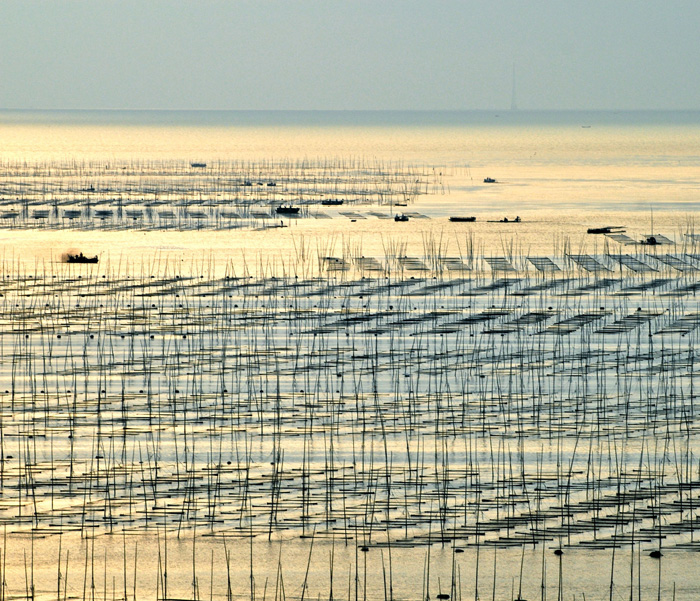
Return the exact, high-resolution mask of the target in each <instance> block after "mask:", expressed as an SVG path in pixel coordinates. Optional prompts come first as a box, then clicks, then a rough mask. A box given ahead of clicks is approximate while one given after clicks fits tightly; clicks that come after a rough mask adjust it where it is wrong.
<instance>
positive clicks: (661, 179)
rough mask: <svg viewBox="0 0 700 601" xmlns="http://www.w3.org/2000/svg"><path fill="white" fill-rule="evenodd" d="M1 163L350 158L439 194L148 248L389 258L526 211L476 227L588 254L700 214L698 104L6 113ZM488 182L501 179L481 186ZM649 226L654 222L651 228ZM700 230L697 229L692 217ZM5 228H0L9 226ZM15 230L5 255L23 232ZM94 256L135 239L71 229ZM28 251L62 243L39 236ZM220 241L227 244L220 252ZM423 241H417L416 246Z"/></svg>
mask: <svg viewBox="0 0 700 601" xmlns="http://www.w3.org/2000/svg"><path fill="white" fill-rule="evenodd" d="M0 127H1V128H2V147H1V148H0V161H6V162H10V163H15V162H27V163H47V162H49V163H50V162H54V161H60V162H63V161H70V160H74V161H76V162H78V163H80V162H84V161H87V162H89V161H93V162H101V163H109V162H110V161H182V162H184V163H185V164H187V163H189V162H190V161H202V162H212V161H217V160H221V161H250V162H251V163H252V164H255V162H259V161H262V160H286V159H292V160H296V159H304V158H306V159H309V160H319V159H329V158H331V159H332V158H343V159H348V158H354V159H357V160H364V161H373V160H376V161H380V162H382V163H383V164H386V165H387V166H389V165H392V164H398V165H418V166H420V167H425V168H426V169H427V170H428V173H430V174H431V175H432V176H433V181H434V182H435V183H436V186H435V187H433V188H432V189H431V192H433V193H431V194H429V195H426V196H420V197H418V198H416V199H414V203H413V204H411V206H410V209H411V210H415V211H418V212H419V213H421V214H424V215H426V216H428V217H430V218H431V219H429V220H422V221H420V222H419V221H418V220H415V221H414V222H413V223H412V224H411V226H410V232H408V227H406V226H405V225H404V224H396V225H394V224H393V223H391V224H388V223H387V222H385V221H378V220H376V219H367V220H363V221H362V222H356V223H349V220H348V219H340V220H339V219H333V220H324V221H319V220H300V221H297V222H295V224H294V227H293V228H290V229H289V230H288V231H287V232H285V233H282V234H280V233H279V232H274V233H273V234H272V236H273V238H272V241H271V239H270V234H269V233H268V234H265V233H261V232H256V233H255V234H254V235H253V236H251V235H250V234H249V233H245V232H240V233H237V234H236V236H230V235H226V236H225V239H224V240H222V239H221V238H222V237H221V235H220V234H217V233H211V232H209V233H206V232H205V233H203V234H202V235H201V236H198V237H197V238H196V239H193V237H188V236H175V238H176V239H177V240H176V241H175V240H170V236H166V239H161V238H159V237H157V236H155V235H153V234H150V235H149V236H146V238H147V240H145V241H144V240H143V238H144V236H143V235H139V237H138V238H139V240H138V244H139V246H143V247H144V248H142V249H141V252H143V253H146V252H151V251H155V249H156V248H161V249H162V248H163V247H170V246H181V245H182V244H183V243H185V244H186V243H192V244H194V245H195V248H199V249H201V250H202V252H206V251H207V249H209V250H211V251H214V252H216V253H221V252H227V251H225V249H229V250H231V251H235V250H236V249H237V248H245V249H248V250H256V251H257V250H261V251H262V250H266V251H269V250H270V249H271V248H275V247H277V248H284V247H285V246H287V247H289V246H292V242H291V237H292V236H295V237H296V238H297V239H298V238H299V237H305V238H306V239H309V240H312V241H314V244H317V242H316V241H318V240H328V239H331V238H333V239H335V238H338V237H351V238H354V239H358V240H359V239H361V240H362V241H363V244H364V245H365V247H366V251H367V252H368V253H372V254H374V253H378V252H381V247H379V246H376V244H377V241H378V240H379V238H380V237H382V236H383V237H385V238H387V237H388V238H396V239H399V240H407V241H408V243H409V245H410V244H411V242H412V241H415V240H417V239H418V238H420V237H421V236H424V235H429V236H431V237H440V238H442V239H443V240H447V241H448V243H449V244H450V245H451V246H454V245H455V243H456V241H457V240H459V239H461V238H462V236H463V234H464V232H465V231H467V229H466V227H465V226H464V225H462V226H459V227H455V226H454V224H449V223H448V222H447V217H448V216H450V215H455V214H456V215H463V214H468V215H474V216H477V217H478V221H479V222H482V221H487V220H498V219H501V218H503V217H509V218H510V219H512V218H513V217H515V216H516V214H517V215H519V216H520V217H521V218H522V219H523V222H524V223H523V224H522V225H521V226H520V227H518V228H515V229H514V228H512V227H509V228H506V227H502V228H500V229H497V230H495V229H494V228H493V227H490V228H489V227H486V226H485V225H483V224H482V223H478V224H476V225H474V226H470V229H469V230H468V231H470V232H472V233H473V235H474V236H475V239H476V240H477V242H478V244H480V245H482V246H483V247H485V248H487V249H490V248H492V247H493V246H494V245H496V246H497V247H498V246H500V245H501V244H502V240H503V239H504V237H505V238H507V239H509V240H515V242H516V245H518V246H519V247H521V248H523V249H529V251H531V252H535V251H537V252H543V253H547V252H550V253H551V252H552V251H553V250H555V249H554V246H553V245H554V244H555V243H554V242H553V238H554V237H555V236H556V237H557V239H561V238H562V237H565V238H568V239H570V241H571V243H572V245H573V246H575V247H576V248H590V249H591V250H593V246H594V245H596V244H599V240H598V239H594V240H592V239H591V238H590V237H589V238H586V236H585V235H584V234H583V233H584V232H585V230H586V228H587V227H590V226H597V225H609V224H615V225H625V226H627V228H629V230H630V231H631V232H632V234H631V235H632V237H633V238H634V237H637V236H642V235H645V234H648V233H649V232H650V231H651V228H652V227H653V228H654V231H655V232H661V233H664V234H665V235H667V236H672V237H676V238H677V237H678V236H681V237H682V234H683V231H682V230H686V231H687V230H688V228H689V227H690V228H692V227H693V225H692V222H693V220H694V214H695V212H696V211H697V210H698V209H699V208H700V195H699V194H698V192H699V191H700V169H699V166H700V113H698V112H525V111H502V112H488V111H486V112H438V113H431V112H264V111H263V112H254V111H252V112H235V111H234V112H216V111H211V112H178V111H165V112H163V111H129V112H122V111H95V112H90V111H64V112H56V111H52V112H37V111H28V112H24V111H9V112H8V111H3V112H0ZM485 177H492V178H495V179H496V180H497V182H498V183H497V184H495V185H485V184H484V183H483V179H484V178H485ZM652 220H653V223H652ZM689 224H690V225H689ZM0 236H2V234H0ZM17 236H18V235H15V234H11V233H10V234H6V235H5V236H2V237H3V239H4V240H6V241H7V244H6V245H5V248H6V253H7V252H9V253H12V247H13V245H15V244H24V245H25V246H26V245H27V240H28V239H27V236H26V235H25V234H22V235H19V237H17ZM73 239H75V240H77V241H78V242H82V241H83V240H84V241H85V244H88V245H89V246H90V249H91V250H94V251H95V252H100V253H108V254H109V255H110V256H111V257H112V258H113V259H115V258H116V257H117V256H121V254H122V253H123V251H124V250H126V248H125V247H122V243H123V241H124V240H128V242H129V244H128V248H133V246H134V244H135V243H136V240H134V237H133V236H130V235H129V234H128V233H124V232H122V233H120V234H119V235H107V236H102V237H100V238H99V239H94V238H92V237H91V236H90V234H88V233H82V232H78V233H77V234H76V235H74V236H73ZM39 242H40V247H41V249H42V250H39V249H37V250H36V251H35V252H32V253H31V259H32V260H36V259H37V258H40V259H42V260H43V259H46V256H45V253H46V252H47V249H52V250H55V252H59V251H60V250H61V249H62V248H64V247H65V244H63V242H61V238H60V236H59V237H58V239H57V238H55V237H54V236H53V234H51V233H46V232H45V233H43V234H42V235H41V239H40V241H39ZM222 247H223V248H222ZM418 250H420V249H416V251H418Z"/></svg>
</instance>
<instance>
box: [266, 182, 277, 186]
mask: <svg viewBox="0 0 700 601" xmlns="http://www.w3.org/2000/svg"><path fill="white" fill-rule="evenodd" d="M267 185H268V186H270V187H274V186H276V185H277V184H276V183H275V182H267Z"/></svg>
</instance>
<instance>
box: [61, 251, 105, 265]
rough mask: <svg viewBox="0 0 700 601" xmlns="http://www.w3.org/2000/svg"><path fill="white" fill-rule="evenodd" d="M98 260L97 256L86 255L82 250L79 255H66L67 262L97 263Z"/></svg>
mask: <svg viewBox="0 0 700 601" xmlns="http://www.w3.org/2000/svg"><path fill="white" fill-rule="evenodd" d="M98 260H99V259H98V258H97V256H94V257H86V256H85V255H84V254H83V253H82V252H81V253H78V254H77V255H68V256H67V257H66V263H97V261H98Z"/></svg>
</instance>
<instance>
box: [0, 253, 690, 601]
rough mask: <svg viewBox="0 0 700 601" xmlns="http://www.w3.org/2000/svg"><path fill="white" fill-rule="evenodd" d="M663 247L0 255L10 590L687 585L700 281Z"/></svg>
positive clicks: (462, 590) (3, 478)
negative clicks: (293, 264) (285, 268)
mask: <svg viewBox="0 0 700 601" xmlns="http://www.w3.org/2000/svg"><path fill="white" fill-rule="evenodd" d="M653 250H654V252H653V253H651V252H650V253H649V254H645V253H640V254H637V255H636V256H635V257H631V256H630V255H627V256H628V257H630V259H629V260H627V259H626V260H624V261H623V260H622V259H619V260H618V261H619V262H618V263H615V262H613V261H612V260H611V258H610V256H609V255H608V256H603V255H598V256H592V255H586V256H583V255H575V259H573V258H572V256H567V257H557V256H552V257H546V258H545V257H539V258H534V257H533V258H530V260H526V259H525V258H524V257H513V258H512V259H510V260H509V259H506V258H504V257H502V258H500V259H499V260H498V261H496V260H495V259H494V258H493V257H489V258H487V259H482V258H479V257H474V256H469V257H449V258H448V257H440V256H436V257H430V256H422V257H418V256H416V257H412V258H409V257H405V256H403V257H394V256H391V257H381V256H377V257H372V258H370V257H364V256H356V257H350V256H347V257H336V258H334V259H332V260H331V259H328V258H326V257H322V258H320V259H319V261H318V264H319V265H321V266H322V268H321V270H320V271H319V272H318V273H317V274H316V275H314V276H313V277H308V278H300V277H295V276H269V275H268V276H253V275H246V276H242V277H236V276H233V275H217V274H216V273H215V270H210V269H207V270H203V271H196V270H195V271H192V272H189V273H183V272H180V273H175V272H173V270H172V267H169V268H167V269H163V270H160V271H157V270H156V271H153V265H149V266H147V268H146V267H144V268H143V269H141V270H138V269H135V270H134V273H140V274H141V275H124V274H123V273H122V274H120V273H117V272H111V271H109V270H108V269H106V268H105V267H103V266H102V265H93V266H88V265H86V266H74V265H63V266H61V265H60V264H59V266H52V269H51V271H50V272H33V273H28V272H27V271H26V270H25V269H17V268H16V267H14V266H13V265H12V264H11V263H10V264H6V265H5V266H4V269H3V279H2V284H1V285H0V294H1V296H0V322H1V323H2V328H1V332H2V336H1V339H0V372H1V378H2V380H1V381H2V382H3V386H2V389H0V396H1V397H2V403H1V407H2V420H1V422H0V423H1V425H2V430H1V431H0V445H1V450H2V461H1V462H0V493H1V497H0V499H1V503H0V523H1V524H2V527H3V531H4V533H5V534H4V536H5V543H4V544H3V561H2V566H3V574H4V577H3V582H4V586H3V595H7V596H8V597H9V596H13V597H14V596H25V594H26V593H29V595H30V596H45V597H47V598H48V597H53V598H55V597H56V596H57V595H58V598H61V597H65V598H67V597H78V598H79V597H83V596H85V597H88V598H110V597H119V598H124V597H125V596H127V597H131V596H134V597H137V596H139V595H142V596H147V597H148V598H155V597H156V596H157V597H158V598H185V597H186V598H199V597H206V596H210V597H216V598H224V597H226V598H231V597H233V596H235V597H239V596H247V597H250V596H251V595H253V596H257V597H258V598H263V596H265V595H270V596H272V595H273V594H274V595H275V598H277V597H280V598H281V597H282V596H289V597H304V596H306V595H308V596H312V597H319V596H320V597H323V598H325V597H326V596H327V595H329V590H333V588H334V587H335V588H334V590H335V592H334V593H332V594H333V596H335V597H339V598H349V599H350V598H360V597H362V598H365V597H367V598H381V597H382V596H384V594H385V592H386V595H387V596H389V591H391V596H392V597H393V596H395V597H396V598H409V597H411V596H416V594H417V593H416V591H418V590H419V588H418V587H422V590H423V597H425V596H426V595H428V594H429V595H430V596H431V597H435V596H436V595H437V594H442V595H446V594H449V595H450V596H451V597H460V598H461V597H462V596H465V597H471V596H473V595H475V594H476V592H477V591H478V592H479V594H480V595H481V596H488V595H491V594H492V592H494V591H495V593H494V594H497V595H498V597H499V598H505V597H506V596H507V595H508V594H512V592H513V591H518V589H519V588H520V589H521V590H522V595H523V598H525V597H526V595H529V596H530V597H532V595H533V594H535V593H536V592H538V591H541V590H542V586H543V584H544V586H545V589H547V588H548V590H549V591H550V592H549V594H550V595H557V594H558V593H559V591H562V593H566V595H567V596H570V595H572V594H576V596H577V597H578V596H579V595H580V594H581V593H584V592H585V593H586V595H587V597H588V598H591V596H594V595H595V594H598V593H597V592H596V591H598V592H599V596H602V595H603V594H604V593H605V592H607V591H608V590H609V588H610V586H611V584H612V585H613V588H614V591H615V592H616V594H618V593H619V594H620V595H623V594H629V591H630V587H632V588H633V589H634V590H643V591H644V594H645V596H648V595H652V594H655V593H656V592H657V590H662V591H663V592H664V594H669V595H670V592H669V591H672V590H676V594H677V597H678V598H683V596H684V595H685V598H692V597H693V595H694V593H693V591H695V590H696V589H695V587H696V586H697V583H696V582H695V581H694V580H693V579H692V578H690V579H689V578H688V577H687V574H685V575H684V574H683V572H684V570H685V568H684V567H683V566H686V567H687V565H688V562H689V561H692V556H693V553H691V552H693V551H697V550H698V543H697V541H696V540H695V536H694V530H695V528H696V522H697V506H698V502H699V501H698V488H699V487H700V457H699V456H698V420H697V418H696V416H695V404H696V400H695V397H696V392H695V382H696V379H697V374H698V367H697V366H696V362H695V345H696V342H697V336H698V325H700V313H698V308H697V301H696V300H695V294H696V291H697V289H698V287H700V283H698V280H697V267H695V266H696V265H697V262H696V261H697V260H696V258H695V257H694V256H692V253H691V255H682V256H679V255H671V254H669V253H665V252H664V251H661V250H659V251H658V252H657V251H656V249H653ZM670 256H673V257H675V259H677V261H679V262H678V263H674V261H673V260H671V259H670V258H669V257H670ZM633 259H634V260H633ZM635 261H636V262H635ZM388 265H392V266H393V267H392V269H388V267H387V266H388ZM595 265H598V267H595ZM640 265H643V266H646V267H644V268H642V267H640ZM682 265H685V267H684V268H683V267H681V266H682ZM387 274H391V275H387ZM655 550H656V551H658V550H661V551H662V554H663V558H662V559H658V558H656V559H655V558H652V557H649V553H650V552H652V551H655ZM555 551H557V552H559V551H561V552H562V554H555V553H554V552H555ZM583 565H591V566H593V565H597V566H598V568H597V569H596V572H595V575H594V577H592V578H591V577H590V576H586V574H585V573H582V572H581V566H583ZM60 566H63V567H60ZM601 574H602V576H601ZM333 583H335V584H333ZM600 591H602V592H600ZM624 591H627V592H626V593H624Z"/></svg>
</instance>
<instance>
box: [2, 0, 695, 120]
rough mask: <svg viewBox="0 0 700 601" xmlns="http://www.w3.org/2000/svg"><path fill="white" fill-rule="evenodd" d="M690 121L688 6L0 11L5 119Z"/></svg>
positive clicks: (7, 0) (259, 5)
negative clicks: (156, 111)
mask: <svg viewBox="0 0 700 601" xmlns="http://www.w3.org/2000/svg"><path fill="white" fill-rule="evenodd" d="M514 63H515V65H516V80H517V86H516V87H517V104H518V108H521V109H700V75H699V74H700V69H698V64H700V2H699V1H698V0H556V1H555V0H461V1H458V0H443V1H440V0H437V1H427V0H425V1H420V2H419V1H414V0H394V1H391V2H389V1H381V0H373V1H365V0H347V1H339V0H325V1H314V0H270V1H266V0H257V1H248V0H227V1H223V0H222V1H206V0H198V1H191V2H185V1H181V0H138V1H132V0H119V1H117V0H114V1H110V0H83V1H68V0H44V1H40V2H39V1H32V0H0V108H27V109H29V108H31V109H36V108H163V109H505V108H509V107H510V104H511V80H512V68H513V64H514Z"/></svg>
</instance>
